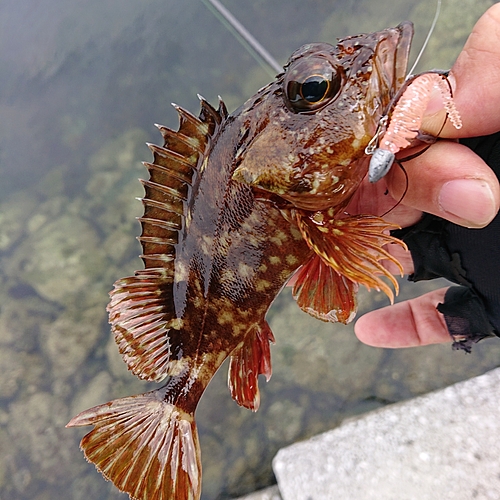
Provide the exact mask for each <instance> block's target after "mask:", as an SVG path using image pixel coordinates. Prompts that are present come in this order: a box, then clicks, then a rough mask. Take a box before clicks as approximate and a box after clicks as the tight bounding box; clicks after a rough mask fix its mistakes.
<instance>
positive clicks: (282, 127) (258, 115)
mask: <svg viewBox="0 0 500 500" xmlns="http://www.w3.org/2000/svg"><path fill="white" fill-rule="evenodd" d="M412 36H413V25H412V24H411V23H409V22H405V23H402V24H400V25H399V26H397V27H396V28H390V29H385V30H383V31H378V32H375V33H370V34H361V35H357V36H351V37H348V38H345V39H342V40H339V42H338V44H337V45H336V46H332V45H329V44H327V43H314V44H307V45H304V46H302V47H301V48H299V49H298V50H297V51H295V52H294V53H293V54H292V56H291V57H290V59H289V61H288V62H287V64H286V65H285V67H284V72H283V73H282V74H280V75H278V77H277V80H276V81H275V82H273V83H271V84H270V85H268V86H267V87H264V88H263V89H261V90H260V91H259V92H258V93H257V94H256V95H255V96H254V97H253V98H251V99H250V100H249V101H248V102H247V103H246V104H245V105H244V106H243V108H242V110H241V119H242V122H241V132H240V134H241V140H240V142H239V143H238V148H237V152H236V155H235V163H234V168H235V170H234V173H233V178H234V179H236V180H239V181H241V182H245V183H248V184H251V185H252V186H254V187H256V188H260V189H263V190H265V191H268V192H270V193H273V194H276V195H278V196H280V197H282V198H284V199H285V200H287V201H288V202H291V203H292V204H293V205H294V206H295V207H297V208H302V209H305V210H323V209H325V208H330V207H334V206H339V205H343V204H345V203H347V201H348V200H349V198H350V197H351V196H352V194H353V193H354V191H355V190H356V188H357V187H358V186H359V184H360V182H361V181H362V179H363V177H364V176H365V175H366V172H367V169H368V157H367V155H366V154H365V148H366V146H367V145H368V143H369V141H370V139H371V138H372V137H373V135H374V134H375V132H376V129H377V126H378V122H379V120H380V118H381V117H382V116H383V115H384V113H385V111H386V109H387V107H388V105H389V102H390V101H391V99H392V97H393V96H394V95H395V94H396V92H397V91H398V89H399V88H400V87H401V86H402V85H403V83H404V80H405V75H406V67H407V62H408V54H409V49H410V44H411V39H412Z"/></svg>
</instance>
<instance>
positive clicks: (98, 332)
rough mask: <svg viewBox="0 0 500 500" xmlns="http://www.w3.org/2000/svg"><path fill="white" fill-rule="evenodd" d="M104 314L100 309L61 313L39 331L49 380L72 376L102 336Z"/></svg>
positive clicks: (101, 308) (72, 310) (73, 310)
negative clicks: (50, 377)
mask: <svg viewBox="0 0 500 500" xmlns="http://www.w3.org/2000/svg"><path fill="white" fill-rule="evenodd" d="M105 321H106V311H105V309H104V307H103V305H101V304H99V305H97V306H94V307H91V308H87V309H82V310H79V309H71V310H65V311H63V312H62V313H61V315H60V316H59V317H58V318H57V319H56V320H55V321H54V322H53V323H50V324H47V325H44V326H43V327H42V328H41V348H42V350H43V352H44V353H45V354H46V356H47V357H48V359H49V361H50V363H51V366H52V378H53V379H67V378H69V377H71V376H72V375H74V374H75V373H76V372H78V370H79V369H80V367H81V366H82V364H83V363H84V361H85V360H86V359H87V358H88V357H89V355H90V354H91V353H92V351H93V350H94V349H95V348H96V346H97V344H98V342H99V341H100V339H101V338H102V336H103V334H104V328H103V325H104V324H105Z"/></svg>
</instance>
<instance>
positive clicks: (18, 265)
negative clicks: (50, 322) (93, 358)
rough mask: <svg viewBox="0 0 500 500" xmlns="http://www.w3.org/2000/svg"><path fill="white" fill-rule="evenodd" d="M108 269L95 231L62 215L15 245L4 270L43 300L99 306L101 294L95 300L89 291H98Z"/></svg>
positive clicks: (80, 220) (70, 216) (81, 222)
mask: <svg viewBox="0 0 500 500" xmlns="http://www.w3.org/2000/svg"><path fill="white" fill-rule="evenodd" d="M108 268H109V265H108V263H107V261H106V258H105V256H104V252H103V251H102V250H101V249H100V244H99V238H98V235H97V233H96V232H95V230H94V229H93V228H92V227H91V226H90V224H89V223H88V222H86V221H85V220H83V219H81V218H79V217H78V216H74V215H71V214H64V215H61V216H60V217H57V218H55V219H53V220H51V221H50V222H46V223H44V224H42V225H41V227H39V228H37V229H36V230H35V231H33V233H32V234H31V235H30V236H29V237H28V238H27V239H25V240H24V241H23V242H22V243H21V244H20V245H19V248H18V249H16V253H15V254H14V255H13V256H12V259H11V262H10V266H9V270H8V271H9V274H10V275H12V276H15V277H17V278H18V279H19V278H20V279H21V280H23V281H24V282H26V283H29V284H30V285H31V286H32V287H33V288H34V289H35V290H36V292H37V293H38V294H39V295H40V296H41V297H43V298H44V299H46V300H49V301H54V302H58V303H60V304H72V303H73V304H74V303H79V305H80V306H81V305H88V304H92V303H96V302H99V301H101V303H102V299H104V298H105V293H102V295H100V296H98V297H95V296H94V295H93V293H92V292H93V291H100V290H101V289H102V284H101V279H103V275H104V277H106V271H107V270H108ZM102 291H103V292H104V289H102ZM82 301H83V304H82Z"/></svg>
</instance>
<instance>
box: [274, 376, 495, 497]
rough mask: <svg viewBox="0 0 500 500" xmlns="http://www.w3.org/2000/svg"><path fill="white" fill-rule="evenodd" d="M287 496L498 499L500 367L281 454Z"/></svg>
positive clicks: (279, 472)
mask: <svg viewBox="0 0 500 500" xmlns="http://www.w3.org/2000/svg"><path fill="white" fill-rule="evenodd" d="M273 466H274V471H275V474H276V477H277V479H278V486H279V490H280V492H281V496H282V497H283V500H335V499H341V500H351V499H352V500H365V499H366V500H367V499H381V500H382V499H383V500H392V499H394V500H410V499H411V500H426V499H429V500H431V499H432V500H435V499H439V500H447V499H453V500H470V499H475V500H480V499H481V500H483V499H484V500H486V499H488V500H494V499H500V369H496V370H493V371H491V372H488V373H487V374H485V375H482V376H479V377H476V378H474V379H470V380H467V381H465V382H460V383H458V384H455V385H453V386H450V387H447V388H446V389H443V390H440V391H436V392H433V393H430V394H427V395H425V396H421V397H418V398H415V399H412V400H409V401H406V402H403V403H398V404H394V405H391V406H388V407H386V408H383V409H381V410H378V411H375V412H372V413H368V414H365V415H363V416H362V417H360V418H358V419H355V420H351V421H347V422H345V423H343V424H342V425H341V426H340V427H338V428H336V429H334V430H332V431H330V432H326V433H324V434H321V435H319V436H316V437H314V438H312V439H310V440H308V441H305V442H302V443H297V444H294V445H292V446H290V447H288V448H284V449H282V450H280V451H279V453H278V454H277V456H276V458H275V459H274V463H273Z"/></svg>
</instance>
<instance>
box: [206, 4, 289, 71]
mask: <svg viewBox="0 0 500 500" xmlns="http://www.w3.org/2000/svg"><path fill="white" fill-rule="evenodd" d="M201 1H202V3H203V4H204V5H205V6H206V7H207V9H208V10H210V12H212V14H213V15H214V16H215V17H216V18H217V19H218V20H219V21H220V22H221V23H222V24H223V25H224V26H225V27H226V29H227V30H228V31H229V32H230V33H231V34H232V35H233V36H234V37H235V38H236V39H237V40H238V41H239V42H240V43H241V45H243V47H244V48H245V50H247V51H248V52H249V53H250V55H251V56H252V57H253V58H254V59H255V60H256V61H257V63H258V64H259V66H261V68H262V69H263V70H264V71H265V72H266V73H267V74H268V75H269V76H270V77H271V78H274V77H275V76H276V75H277V74H278V73H281V72H282V71H283V67H282V66H281V65H280V64H279V63H278V61H276V59H274V57H273V56H272V55H271V54H270V53H269V52H268V51H267V50H266V49H265V48H264V47H263V46H262V45H261V44H260V43H259V42H258V41H257V39H256V38H255V37H254V36H253V35H252V34H251V33H250V32H249V31H248V30H247V29H246V28H245V27H244V26H243V25H242V24H241V23H240V22H239V21H238V20H237V19H236V18H235V17H234V16H233V14H231V12H229V10H227V9H226V8H225V7H224V5H222V4H221V3H220V2H219V0H201Z"/></svg>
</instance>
